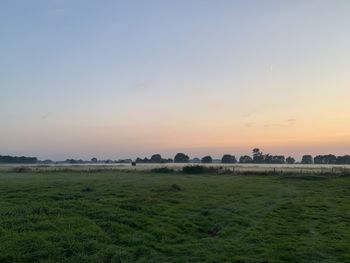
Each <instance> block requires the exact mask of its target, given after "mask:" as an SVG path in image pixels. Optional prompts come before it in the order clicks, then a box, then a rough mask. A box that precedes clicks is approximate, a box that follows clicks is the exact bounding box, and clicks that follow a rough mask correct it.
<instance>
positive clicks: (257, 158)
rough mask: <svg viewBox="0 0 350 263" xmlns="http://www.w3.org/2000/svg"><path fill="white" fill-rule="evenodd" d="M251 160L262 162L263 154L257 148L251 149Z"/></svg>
mask: <svg viewBox="0 0 350 263" xmlns="http://www.w3.org/2000/svg"><path fill="white" fill-rule="evenodd" d="M253 162H254V163H263V162H264V155H263V153H262V152H261V151H260V149H259V148H254V149H253Z"/></svg>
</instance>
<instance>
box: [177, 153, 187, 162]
mask: <svg viewBox="0 0 350 263" xmlns="http://www.w3.org/2000/svg"><path fill="white" fill-rule="evenodd" d="M189 161H190V157H188V156H187V155H186V154H184V153H177V154H176V155H175V157H174V162H175V163H188V162H189Z"/></svg>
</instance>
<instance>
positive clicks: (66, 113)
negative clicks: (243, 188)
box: [0, 0, 350, 160]
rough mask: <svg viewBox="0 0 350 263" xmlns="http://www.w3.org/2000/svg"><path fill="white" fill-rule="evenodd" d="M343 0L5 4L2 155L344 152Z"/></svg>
mask: <svg viewBox="0 0 350 263" xmlns="http://www.w3.org/2000/svg"><path fill="white" fill-rule="evenodd" d="M349 14H350V1H348V0H343V1H342V0H328V1H322V0H317V1H316V0H312V1H311V0H310V1H307V0H302V1H301V0H300V1H298V0H290V1H288V0H285V1H280V0H278V1H261V0H256V1H253V0H242V1H234V0H228V1H224V0H211V1H206V0H200V1H199V0H176V1H167V0H166V1H164V0H159V1H154V0H147V1H133V0H125V1H115V0H113V1H112V0H110V1H108V0H104V1H97V0H95V1H92V0H89V1H87V0H31V1H26V0H2V1H0V155H1V154H3V155H4V154H11V155H29V156H37V157H39V158H41V159H46V158H51V159H54V160H60V159H66V158H83V159H90V158H91V157H94V156H96V157H98V158H111V159H118V158H126V157H133V158H134V157H136V156H141V157H144V156H149V155H150V154H152V153H161V154H162V155H163V156H165V157H173V156H174V154H175V153H176V152H179V151H183V152H186V153H188V154H190V155H191V156H199V157H201V156H203V155H205V154H211V155H212V156H215V157H219V156H221V155H222V154H223V153H233V154H236V155H241V154H247V153H250V152H251V149H252V148H253V147H260V148H261V149H262V150H263V151H264V152H270V153H275V154H285V155H289V154H291V155H294V156H296V157H299V156H300V155H301V154H303V153H310V154H317V153H322V154H323V153H324V154H327V153H334V154H349V153H350V15H349Z"/></svg>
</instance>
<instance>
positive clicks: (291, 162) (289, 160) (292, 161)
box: [286, 156, 295, 164]
mask: <svg viewBox="0 0 350 263" xmlns="http://www.w3.org/2000/svg"><path fill="white" fill-rule="evenodd" d="M286 161H287V163H288V164H294V163H295V159H294V158H293V157H291V156H289V157H287V159H286Z"/></svg>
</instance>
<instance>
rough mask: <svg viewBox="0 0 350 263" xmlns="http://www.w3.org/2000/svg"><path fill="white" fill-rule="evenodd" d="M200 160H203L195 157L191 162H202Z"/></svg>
mask: <svg viewBox="0 0 350 263" xmlns="http://www.w3.org/2000/svg"><path fill="white" fill-rule="evenodd" d="M200 162H201V159H199V158H193V159H192V160H191V163H200Z"/></svg>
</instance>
